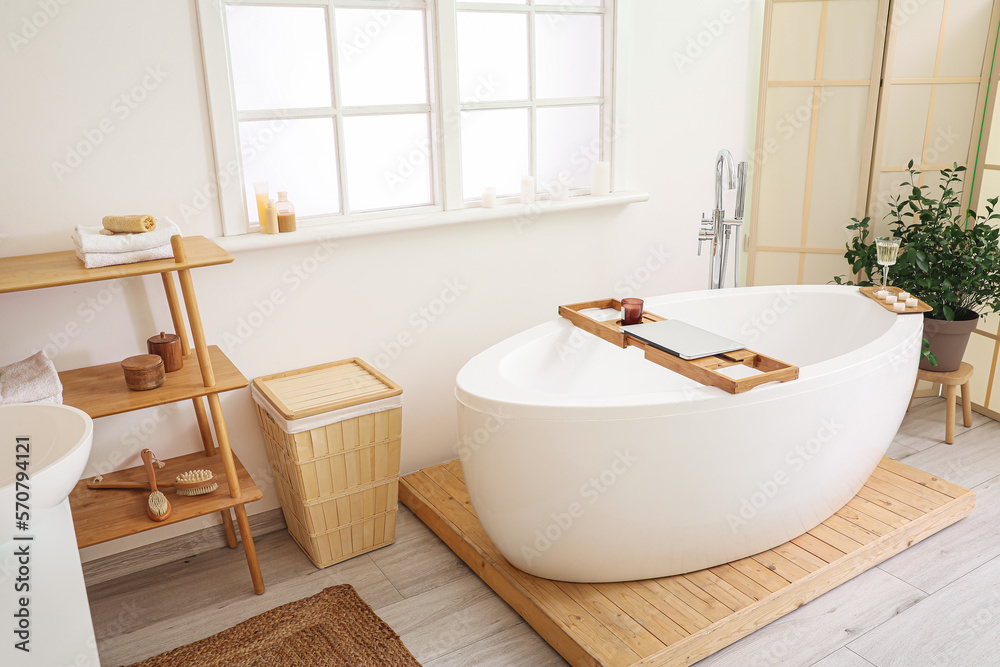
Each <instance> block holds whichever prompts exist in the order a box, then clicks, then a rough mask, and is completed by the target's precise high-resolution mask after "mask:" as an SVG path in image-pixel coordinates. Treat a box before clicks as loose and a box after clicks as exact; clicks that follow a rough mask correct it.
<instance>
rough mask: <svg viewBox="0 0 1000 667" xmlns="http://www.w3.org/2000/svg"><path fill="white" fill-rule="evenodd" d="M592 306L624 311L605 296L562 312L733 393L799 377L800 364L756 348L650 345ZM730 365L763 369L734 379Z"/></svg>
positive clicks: (645, 316)
mask: <svg viewBox="0 0 1000 667" xmlns="http://www.w3.org/2000/svg"><path fill="white" fill-rule="evenodd" d="M590 308H601V309H603V308H613V309H615V310H618V311H621V308H622V302H621V301H619V300H618V299H602V300H600V301H584V302H583V303H571V304H568V305H565V306H559V314H560V315H562V316H563V317H565V318H566V319H567V320H569V321H570V322H572V323H573V325H574V326H576V327H578V328H580V329H583V330H584V331H586V332H587V333H590V334H593V335H595V336H597V337H598V338H603V339H604V340H606V341H608V342H609V343H613V344H615V345H617V346H618V347H620V348H622V349H625V348H627V347H629V346H632V347H638V348H639V349H641V350H642V351H643V352H644V353H645V354H646V359H648V360H650V361H652V362H653V363H656V364H659V365H660V366H663V367H664V368H667V369H669V370H672V371H674V372H675V373H680V374H681V375H683V376H684V377H686V378H690V379H691V380H694V381H695V382H700V383H701V384H704V385H707V386H710V387H718V388H719V389H722V390H723V391H727V392H729V393H730V394H740V393H743V392H744V391H749V390H751V389H753V388H754V387H756V386H758V385H762V384H766V383H768V382H788V381H789V380H794V379H796V378H797V377H799V367H798V366H793V365H791V364H787V363H785V362H784V361H778V360H777V359H772V358H771V357H768V356H765V355H763V354H760V353H759V352H754V351H753V350H750V349H742V350H736V351H735V352H725V353H722V354H717V355H714V356H711V357H702V358H701V359H691V360H690V361H688V360H686V359H681V358H680V357H676V356H674V355H672V354H670V353H669V352H664V351H663V350H660V349H658V348H656V347H653V346H652V345H647V344H646V343H644V342H642V341H641V340H637V339H635V338H632V337H631V336H626V335H625V334H624V333H622V332H621V330H620V329H619V327H621V325H622V321H621V320H620V319H619V320H605V321H603V322H602V321H600V320H596V319H594V318H593V317H590V316H589V315H586V314H584V313H582V312H581V311H583V310H588V309H590ZM665 319H667V318H665V317H660V316H659V315H654V314H653V313H647V312H645V311H643V313H642V321H643V323H646V322H661V321H663V320H665ZM730 366H747V367H749V368H753V369H755V370H757V371H760V372H759V373H758V374H757V375H753V376H750V377H745V378H740V379H734V378H731V377H729V376H728V375H725V374H724V373H720V372H719V370H720V369H722V368H729V367H730Z"/></svg>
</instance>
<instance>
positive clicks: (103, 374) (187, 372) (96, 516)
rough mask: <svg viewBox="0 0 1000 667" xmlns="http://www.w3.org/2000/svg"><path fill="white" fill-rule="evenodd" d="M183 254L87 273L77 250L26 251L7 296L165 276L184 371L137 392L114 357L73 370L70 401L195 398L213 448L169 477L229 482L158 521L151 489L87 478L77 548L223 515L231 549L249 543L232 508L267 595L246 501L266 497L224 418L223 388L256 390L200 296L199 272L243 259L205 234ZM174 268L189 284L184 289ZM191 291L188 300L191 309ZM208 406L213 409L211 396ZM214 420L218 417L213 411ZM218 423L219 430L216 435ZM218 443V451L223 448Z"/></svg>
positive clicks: (0, 267)
mask: <svg viewBox="0 0 1000 667" xmlns="http://www.w3.org/2000/svg"><path fill="white" fill-rule="evenodd" d="M170 242H171V245H172V246H173V251H174V257H173V259H159V260H152V261H149V262H138V263H135V264H123V265H117V266H107V267H102V268H97V269H87V268H84V267H83V264H82V263H81V262H80V260H79V259H78V258H77V256H76V253H74V252H73V251H63V252H50V253H44V254H40V255H20V256H15V257H2V258H0V294H5V293H10V292H22V291H25V290H34V289H44V288H48V287H58V286H61V285H78V284H81V283H89V282H96V281H101V280H117V279H121V278H130V277H137V276H146V275H156V274H159V275H160V277H161V279H162V281H163V290H164V293H165V295H166V299H167V307H168V308H169V310H170V318H171V321H172V322H173V327H174V331H175V332H176V333H177V334H178V335H179V336H180V340H181V351H182V354H183V356H184V367H183V368H182V369H181V370H178V371H175V372H173V373H169V374H168V375H167V379H166V381H165V382H164V383H163V386H161V387H159V388H158V389H154V390H152V391H131V390H130V389H128V388H127V387H126V386H125V380H124V377H123V376H122V372H121V363H120V362H117V361H115V362H112V363H108V364H101V365H98V366H90V367H87V368H78V369H74V370H68V371H63V372H62V373H60V374H59V377H60V379H61V380H62V384H63V402H64V403H65V404H66V405H71V406H73V407H76V408H79V409H81V410H83V411H84V412H86V413H87V414H89V415H90V416H91V417H92V418H93V419H98V418H100V417H107V416H109V415H117V414H122V413H125V412H131V411H134V410H141V409H143V408H151V407H155V406H159V405H168V404H173V403H178V402H181V401H187V400H190V401H191V403H192V405H193V406H194V413H195V417H196V418H197V420H198V431H199V434H200V436H201V444H202V448H203V449H204V453H201V452H199V453H196V454H187V455H183V456H177V457H174V458H171V459H167V460H165V461H164V463H165V465H166V469H165V471H164V476H166V475H167V473H169V474H170V475H171V476H173V475H177V474H179V473H181V472H183V471H186V470H192V469H194V468H207V469H210V470H211V471H212V472H213V473H215V475H216V476H217V477H218V480H219V488H218V490H216V491H214V492H213V493H210V494H207V495H201V496H173V495H171V499H170V502H171V504H173V505H174V511H173V513H172V514H171V516H170V518H169V519H168V520H166V521H162V522H157V523H154V522H152V521H150V520H149V518H148V517H147V515H146V510H145V506H146V496H145V494H139V493H135V492H134V491H115V490H100V491H98V490H94V489H88V488H87V481H88V480H86V479H85V480H82V481H80V482H79V483H78V484H77V485H76V488H74V489H73V491H72V493H70V495H69V502H70V507H71V509H72V511H73V523H74V526H75V528H76V538H77V544H78V546H79V547H80V548H81V549H82V548H83V547H88V546H92V545H94V544H100V543H102V542H107V541H108V540H113V539H118V538H120V537H125V536H127V535H135V534H136V533H140V532H143V531H146V530H152V529H154V528H159V527H162V526H166V525H170V524H172V523H177V522H178V521H185V520H187V519H193V518H195V517H199V516H204V515H206V514H211V513H213V512H218V513H219V515H220V516H221V518H222V525H223V527H224V528H225V531H226V541H227V543H228V544H229V547H230V548H232V549H235V548H236V547H237V546H238V544H239V542H238V541H237V537H236V529H235V528H234V527H233V519H232V514H231V512H234V513H235V514H236V523H237V525H238V526H239V531H240V537H242V542H243V551H244V553H245V554H246V559H247V566H248V567H249V569H250V579H251V581H252V582H253V588H254V591H255V592H256V593H257V594H261V593H263V592H264V578H263V576H262V575H261V572H260V563H259V562H258V560H257V551H256V549H255V547H254V543H253V536H252V535H251V533H250V522H249V519H248V517H247V512H246V507H245V505H246V504H247V503H249V502H254V501H256V500H260V499H261V497H262V496H263V494H262V492H261V490H260V489H259V488H258V487H257V485H256V484H255V483H254V481H253V479H252V478H251V477H250V475H249V473H247V471H246V468H244V467H243V464H242V463H241V462H240V460H239V458H238V457H237V456H236V454H235V453H234V452H233V450H232V448H231V447H230V445H229V435H228V433H227V431H226V422H225V419H224V418H223V415H222V404H221V402H220V400H219V394H220V393H223V392H227V391H233V390H234V389H241V388H243V387H246V386H247V384H248V382H247V379H246V378H245V377H243V374H242V373H240V371H239V369H237V368H236V366H235V365H234V364H233V363H232V362H231V361H230V360H229V359H228V358H227V357H226V355H225V354H224V353H223V352H222V350H220V349H219V348H218V347H216V346H214V345H208V343H207V341H206V340H205V330H204V327H203V326H202V323H201V313H200V311H199V310H198V300H197V298H196V296H195V292H194V281H193V280H192V277H191V269H194V268H199V267H203V266H216V265H220V264H228V263H230V262H232V261H233V259H234V258H233V256H232V255H231V254H229V253H228V252H226V251H225V250H223V249H222V248H220V247H219V246H217V245H216V244H214V243H212V242H211V241H209V240H208V239H206V238H203V237H201V236H192V237H188V238H186V239H185V238H183V237H181V236H174V237H173V238H172V239H171V240H170ZM174 274H177V281H178V282H180V295H178V291H177V283H176V282H174ZM181 297H183V306H182V305H181ZM185 312H186V313H187V316H188V320H189V322H190V326H191V335H190V336H188V332H187V328H186V326H185V322H184V315H185ZM206 400H207V402H208V409H206V408H205V401H206ZM210 416H211V423H210V422H209V417H210ZM212 426H214V427H215V435H214V437H213V434H212ZM216 442H218V447H216ZM143 479H145V472H144V470H143V468H142V467H141V466H139V467H135V468H129V469H128V470H118V471H115V472H112V473H108V474H106V475H104V481H106V482H112V483H114V482H137V481H141V480H143Z"/></svg>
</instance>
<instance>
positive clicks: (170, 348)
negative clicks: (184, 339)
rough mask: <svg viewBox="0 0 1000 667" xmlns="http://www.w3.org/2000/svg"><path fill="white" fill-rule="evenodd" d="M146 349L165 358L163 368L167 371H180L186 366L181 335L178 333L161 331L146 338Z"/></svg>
mask: <svg viewBox="0 0 1000 667" xmlns="http://www.w3.org/2000/svg"><path fill="white" fill-rule="evenodd" d="M146 351H147V352H149V353H150V354H155V355H157V356H158V357H161V358H162V359H163V370H164V371H166V372H167V373H173V372H174V371H179V370H180V369H181V368H182V367H183V366H184V357H183V356H182V355H181V337H180V336H178V335H177V334H172V333H171V334H168V333H164V332H162V331H161V332H160V335H159V336H152V337H151V338H149V339H148V340H146Z"/></svg>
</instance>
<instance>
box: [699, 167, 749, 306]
mask: <svg viewBox="0 0 1000 667" xmlns="http://www.w3.org/2000/svg"><path fill="white" fill-rule="evenodd" d="M727 170H728V173H729V179H728V184H727V185H728V188H729V189H730V190H736V209H735V211H734V212H733V218H732V219H731V220H727V219H726V212H725V210H724V209H723V208H722V175H723V172H724V171H727ZM746 191H747V163H746V162H740V163H739V165H738V166H737V165H735V164H734V162H733V154H732V153H730V152H729V151H727V150H726V149H725V148H723V149H722V150H721V151H719V153H718V155H716V156H715V209H714V210H713V211H712V215H711V217H706V216H705V214H704V213H702V214H701V226H700V227H699V228H698V254H699V255H701V244H702V242H704V241H709V242H710V243H711V250H712V261H711V263H710V265H709V276H708V288H709V289H719V288H720V287H724V286H725V284H726V266H727V264H728V263H729V249H730V241H731V240H732V237H733V236H735V237H736V243H735V250H734V252H733V268H734V270H733V287H739V286H740V228H741V227H742V226H743V203H744V200H745V199H746ZM734 229H735V231H736V233H735V234H733V230H734Z"/></svg>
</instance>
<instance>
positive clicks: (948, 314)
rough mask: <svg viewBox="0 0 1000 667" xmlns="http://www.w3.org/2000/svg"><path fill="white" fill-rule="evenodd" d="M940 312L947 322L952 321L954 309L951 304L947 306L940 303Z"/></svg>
mask: <svg viewBox="0 0 1000 667" xmlns="http://www.w3.org/2000/svg"><path fill="white" fill-rule="evenodd" d="M941 312H942V313H944V316H945V319H947V320H948V321H949V322H951V321H954V319H955V310H954V309H953V308H952V307H951V306H949V305H948V304H942V306H941Z"/></svg>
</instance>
